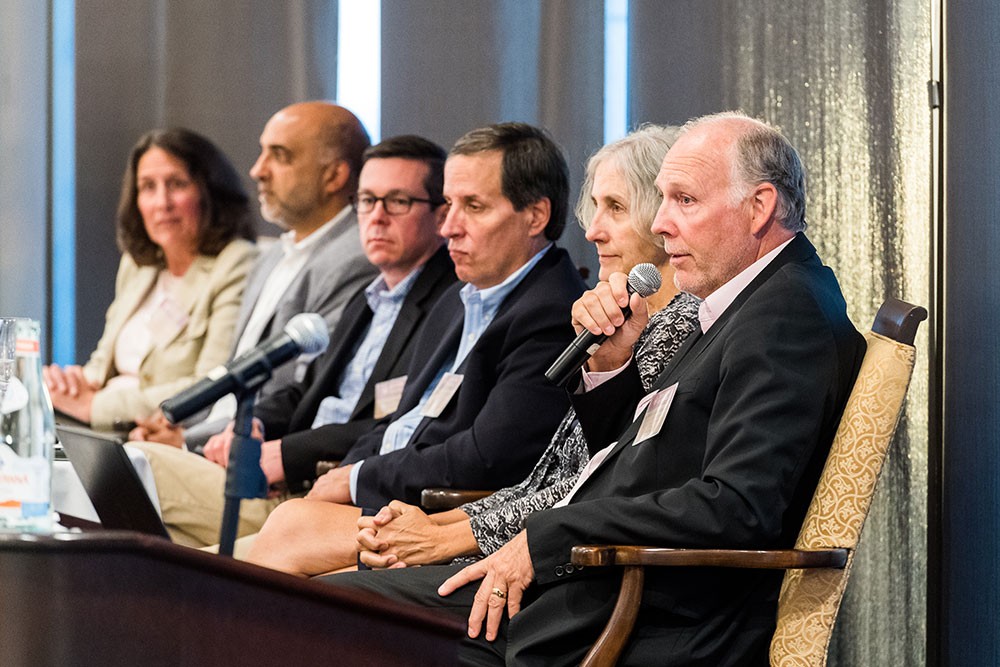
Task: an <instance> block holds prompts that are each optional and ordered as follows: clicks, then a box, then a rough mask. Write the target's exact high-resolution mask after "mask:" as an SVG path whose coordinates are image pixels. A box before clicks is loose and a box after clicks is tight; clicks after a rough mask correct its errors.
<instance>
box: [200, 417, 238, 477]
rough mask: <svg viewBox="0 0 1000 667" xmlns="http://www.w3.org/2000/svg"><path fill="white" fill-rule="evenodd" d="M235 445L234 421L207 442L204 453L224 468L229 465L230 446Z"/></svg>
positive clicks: (207, 457)
mask: <svg viewBox="0 0 1000 667" xmlns="http://www.w3.org/2000/svg"><path fill="white" fill-rule="evenodd" d="M232 446H233V423H232V422H229V426H227V427H226V430H225V431H223V432H222V433H216V434H215V435H213V436H212V437H211V438H209V439H208V442H206V443H205V449H204V450H203V453H204V455H205V458H206V459H208V460H209V461H211V462H212V463H217V464H219V465H220V466H222V467H223V468H225V467H228V466H229V448H230V447H232Z"/></svg>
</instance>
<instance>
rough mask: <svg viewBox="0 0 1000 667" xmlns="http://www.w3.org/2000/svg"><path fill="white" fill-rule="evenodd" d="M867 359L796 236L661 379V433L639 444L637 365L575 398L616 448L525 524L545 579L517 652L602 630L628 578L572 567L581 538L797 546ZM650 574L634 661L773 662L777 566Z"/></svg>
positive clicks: (834, 288) (571, 658)
mask: <svg viewBox="0 0 1000 667" xmlns="http://www.w3.org/2000/svg"><path fill="white" fill-rule="evenodd" d="M863 355H864V341H863V338H862V337H861V336H860V335H859V334H858V333H857V331H856V330H855V329H854V327H853V325H852V324H851V322H850V321H849V319H848V318H847V315H846V308H845V304H844V300H843V297H842V295H841V293H840V288H839V286H838V285H837V281H836V279H835V278H834V276H833V273H832V272H831V271H830V270H829V269H828V268H826V267H824V266H822V264H821V263H820V261H819V258H818V257H817V256H816V253H815V249H814V248H813V247H812V245H811V244H810V243H809V242H808V241H807V240H806V238H805V237H804V236H802V235H799V236H798V237H796V238H795V239H794V240H793V241H792V242H791V243H790V244H789V245H788V246H787V247H786V248H785V249H784V250H783V251H782V252H781V253H780V254H779V255H778V257H776V258H775V260H774V261H772V262H771V264H770V265H768V266H767V267H766V268H765V270H764V271H763V273H761V274H760V275H759V276H758V277H757V278H756V279H755V280H754V281H753V282H752V283H751V284H750V285H749V286H748V287H747V288H746V289H744V290H743V292H742V293H741V294H740V295H739V296H738V297H737V299H736V300H735V301H734V302H733V303H732V305H730V306H729V308H728V309H727V310H726V311H725V312H724V313H723V314H722V316H721V317H720V318H719V319H718V320H717V321H716V322H715V323H714V324H713V326H712V327H711V328H710V329H709V331H708V333H707V334H705V335H701V332H700V330H698V331H696V332H695V334H693V335H692V337H691V338H690V339H689V340H688V341H687V342H686V343H685V345H684V346H683V347H682V348H681V349H680V350H679V351H678V353H677V355H676V356H675V357H674V359H673V361H672V362H671V363H670V365H669V366H668V367H667V368H666V369H665V370H664V372H663V374H662V375H661V376H660V378H659V379H658V380H657V382H656V384H655V385H654V388H656V389H663V388H667V387H670V386H672V385H675V384H676V385H677V389H676V394H675V395H674V398H673V402H672V404H671V407H670V409H669V412H668V413H667V416H666V420H665V422H664V424H663V427H662V429H661V431H660V432H659V434H658V435H656V436H654V437H653V438H651V439H649V440H646V441H645V442H639V443H636V442H635V435H636V432H637V430H638V426H639V423H640V422H641V415H640V417H639V418H638V419H637V420H635V421H633V414H634V411H635V409H636V406H637V403H638V401H639V399H640V398H641V397H642V395H643V391H642V386H641V384H640V383H639V379H638V373H637V372H636V370H635V368H634V366H632V367H630V368H629V369H628V370H627V371H625V372H623V373H622V374H620V375H619V376H617V377H615V378H614V379H613V380H611V381H609V382H607V383H606V384H603V385H601V386H599V387H598V388H596V389H595V390H594V391H591V392H588V393H586V394H582V395H577V396H574V401H573V402H574V405H575V407H576V410H577V414H578V416H579V418H580V422H581V424H582V425H583V428H584V433H585V434H586V436H587V440H588V443H589V446H590V447H591V450H592V453H593V452H596V451H597V450H599V449H601V448H603V447H605V446H606V445H609V444H610V443H612V442H615V441H617V442H618V444H617V445H616V446H615V447H614V448H613V449H612V450H611V453H610V454H609V455H608V457H607V459H606V460H605V461H604V463H603V465H601V466H600V467H598V468H597V469H596V471H595V472H594V474H593V475H592V476H591V477H590V478H588V479H587V481H586V482H584V484H583V485H582V486H581V488H580V490H579V491H578V493H577V494H576V495H575V496H574V498H573V500H572V502H571V503H570V504H569V505H568V506H566V507H562V508H556V509H552V510H549V511H546V512H541V513H538V514H535V515H533V516H531V517H529V518H528V520H527V524H526V527H527V534H528V543H529V547H530V551H531V557H532V561H533V563H534V568H535V577H536V583H537V585H536V586H534V587H533V588H532V589H529V590H530V591H531V595H532V596H534V597H535V599H534V600H533V601H531V602H530V603H529V604H528V605H527V607H526V608H525V609H524V610H523V611H522V612H521V614H519V615H518V616H515V617H514V619H513V620H512V622H511V634H510V637H511V638H512V641H511V645H510V646H509V648H508V658H509V659H513V660H514V661H515V662H516V661H517V660H526V661H529V658H530V657H531V656H538V655H546V654H547V652H548V651H552V650H557V653H556V655H560V654H561V655H563V656H564V657H565V658H566V662H567V663H573V664H575V663H576V662H578V661H579V660H580V658H581V657H582V655H583V652H584V650H585V648H586V646H585V645H584V642H586V641H592V640H593V638H594V637H596V636H597V634H596V633H597V632H599V630H600V628H601V627H602V626H603V624H604V623H605V622H606V620H607V618H608V615H609V614H610V609H611V606H612V605H613V600H614V597H615V594H616V593H615V591H616V590H617V586H618V581H620V576H621V575H620V573H613V572H610V571H608V570H605V569H604V568H600V569H587V570H586V571H582V572H581V571H574V569H573V567H572V566H568V561H569V553H570V549H571V547H572V546H573V545H575V544H593V543H610V544H646V545H655V546H664V547H705V548H711V547H717V548H741V549H771V548H790V547H791V546H792V544H793V543H794V540H795V536H796V534H797V533H798V530H799V528H800V526H801V523H802V520H803V517H804V515H805V510H806V507H807V505H808V503H809V500H810V498H811V496H812V493H813V491H814V489H815V485H816V482H817V479H818V477H819V473H820V471H821V469H822V466H823V463H824V461H825V459H826V455H827V452H828V450H829V446H830V443H831V442H832V439H833V435H834V433H835V431H836V428H837V424H838V421H839V418H840V415H841V412H842V410H843V407H844V403H845V402H846V400H847V396H848V394H849V392H850V389H851V387H852V386H853V382H854V379H855V376H856V374H857V370H858V368H859V366H860V363H861V359H862V357H863ZM646 577H647V578H646V584H645V589H644V596H643V606H642V609H641V611H640V615H639V619H638V622H637V624H636V629H635V631H634V632H633V635H632V636H633V640H632V641H631V642H630V644H629V647H628V648H627V649H626V654H625V656H624V658H623V663H624V664H658V665H681V664H684V665H695V664H697V665H748V664H764V665H766V664H767V646H768V642H769V638H770V636H771V633H772V632H773V630H774V623H775V604H776V599H777V591H778V586H779V584H780V581H781V573H780V572H764V571H739V570H721V569H703V570H693V571H692V570H691V569H683V568H677V569H673V568H653V569H652V570H651V571H647V575H646ZM556 616H559V618H560V620H559V622H558V623H554V622H552V621H553V619H554V618H555V617H556ZM576 633H578V634H576ZM567 646H574V647H575V651H569V652H567V651H566V647H567ZM518 664H520V663H518Z"/></svg>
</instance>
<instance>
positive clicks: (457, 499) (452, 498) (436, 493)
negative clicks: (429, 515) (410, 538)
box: [420, 488, 493, 512]
mask: <svg viewBox="0 0 1000 667" xmlns="http://www.w3.org/2000/svg"><path fill="white" fill-rule="evenodd" d="M491 493H493V492H492V491H470V490H464V489H443V488H433V489H424V490H423V491H422V492H421V494H420V504H421V505H422V506H423V508H424V509H425V510H429V511H431V512H440V511H443V510H451V509H455V508H456V507H458V506H459V505H464V504H465V503H471V502H472V501H473V500H479V499H480V498H485V497H486V496H488V495H490V494H491Z"/></svg>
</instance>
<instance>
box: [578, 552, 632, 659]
mask: <svg viewBox="0 0 1000 667" xmlns="http://www.w3.org/2000/svg"><path fill="white" fill-rule="evenodd" d="M644 578H645V569H644V568H643V566H641V565H626V566H625V573H624V575H623V576H622V587H621V590H620V591H619V593H618V602H617V603H615V608H614V610H613V611H612V612H611V618H610V619H608V624H607V625H606V626H605V627H604V631H603V632H602V633H601V636H600V637H598V638H597V642H596V643H594V645H593V646H592V647H591V648H590V652H588V653H587V657H585V658H584V659H583V662H581V663H580V666H581V667H612V666H613V665H614V664H615V663H617V662H618V656H619V655H621V652H622V649H624V648H625V643H626V642H627V641H628V638H629V636H630V635H631V634H632V628H633V627H634V626H635V619H636V617H637V616H638V615H639V603H640V602H641V601H642V582H643V579H644Z"/></svg>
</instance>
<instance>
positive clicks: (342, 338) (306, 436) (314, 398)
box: [254, 246, 457, 491]
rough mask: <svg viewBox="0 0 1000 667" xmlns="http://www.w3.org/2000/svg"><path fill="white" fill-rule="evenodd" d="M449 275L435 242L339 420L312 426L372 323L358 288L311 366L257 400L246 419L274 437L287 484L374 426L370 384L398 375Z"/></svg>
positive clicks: (309, 474) (306, 476)
mask: <svg viewBox="0 0 1000 667" xmlns="http://www.w3.org/2000/svg"><path fill="white" fill-rule="evenodd" d="M456 280H457V278H456V276H455V267H454V265H453V264H452V262H451V258H450V257H449V256H448V250H447V249H446V248H445V247H444V246H442V247H441V248H440V249H439V250H438V251H437V252H436V253H434V255H432V256H431V258H430V259H429V260H427V263H426V264H424V269H423V271H421V272H420V275H419V276H417V279H416V281H414V283H413V287H412V288H411V289H410V292H409V293H408V294H407V295H406V298H405V299H404V300H403V305H402V307H401V308H400V311H399V315H397V317H396V321H395V323H394V324H393V326H392V330H391V331H390V332H389V337H388V338H387V339H386V341H385V345H384V346H383V347H382V351H381V352H380V353H379V356H378V359H377V360H376V362H375V367H374V369H372V374H371V377H370V378H369V379H368V382H367V383H366V384H365V387H364V389H363V390H362V391H361V396H360V397H359V398H358V402H357V404H356V405H355V407H354V411H353V412H352V413H351V418H350V420H349V421H348V422H347V423H346V424H328V425H326V426H321V427H319V428H316V429H313V428H312V423H313V420H314V419H315V418H316V412H317V411H318V410H319V405H320V403H321V402H322V401H323V399H324V398H326V397H327V396H335V395H336V393H337V390H338V389H339V387H340V381H341V375H342V374H343V372H344V370H345V368H346V367H347V364H348V363H350V361H351V359H352V358H353V357H354V352H355V349H356V348H357V346H358V345H359V344H360V342H361V339H362V337H363V336H364V335H365V333H366V332H367V331H368V325H369V324H370V323H371V321H372V317H373V315H374V313H372V311H371V309H370V308H369V307H368V300H367V298H366V297H365V290H364V289H361V290H359V291H358V292H357V293H355V295H354V296H353V297H352V298H351V300H350V301H349V302H348V304H347V306H346V307H345V308H344V312H343V315H342V316H341V318H340V321H339V323H338V324H337V326H336V327H335V328H334V330H333V331H332V332H331V334H330V341H331V346H330V348H329V349H328V350H327V351H326V352H325V353H324V354H323V355H322V356H320V357H319V358H318V359H316V360H315V361H314V362H313V363H312V365H311V366H310V368H309V371H308V373H307V374H306V377H305V379H304V380H303V381H302V382H297V383H294V384H291V385H288V386H287V387H285V389H283V390H282V391H280V392H279V393H277V394H273V395H271V396H269V397H268V398H266V399H265V400H263V401H261V402H260V403H258V404H257V406H256V408H255V409H254V416H256V417H258V418H260V419H261V420H262V421H263V422H264V432H265V436H266V437H267V438H268V439H275V438H281V460H282V464H283V465H284V468H285V480H286V482H287V483H288V486H289V488H290V489H292V490H293V491H298V490H301V489H303V488H307V487H308V486H310V485H311V483H312V481H313V480H314V479H315V477H316V463H317V462H318V461H323V460H340V459H342V458H343V457H344V455H345V454H346V453H347V451H348V450H349V449H350V448H351V446H352V445H353V444H354V442H355V441H356V440H357V439H358V438H359V437H361V436H362V435H363V434H365V433H368V432H369V431H371V430H372V428H374V426H375V423H376V419H375V385H376V384H378V383H379V382H383V381H385V380H390V379H393V378H396V377H399V376H401V375H405V374H406V369H407V368H408V367H409V365H410V361H411V357H412V356H413V349H414V341H415V340H416V338H417V331H418V330H419V328H420V325H421V324H423V323H424V320H425V319H426V317H427V314H428V313H429V312H430V310H431V308H432V307H433V306H434V304H435V303H436V302H437V300H438V298H439V297H440V296H441V294H442V293H444V291H445V290H446V289H448V288H449V287H451V286H452V285H453V284H454V283H455V281H456Z"/></svg>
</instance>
